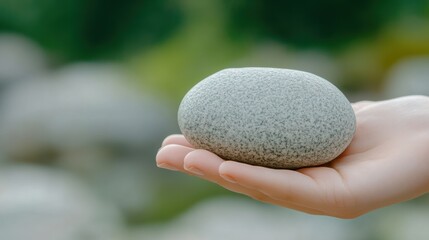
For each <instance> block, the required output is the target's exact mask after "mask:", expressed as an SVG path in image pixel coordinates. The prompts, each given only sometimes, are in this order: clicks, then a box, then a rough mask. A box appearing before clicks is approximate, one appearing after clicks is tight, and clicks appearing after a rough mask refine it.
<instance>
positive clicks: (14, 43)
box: [0, 33, 47, 83]
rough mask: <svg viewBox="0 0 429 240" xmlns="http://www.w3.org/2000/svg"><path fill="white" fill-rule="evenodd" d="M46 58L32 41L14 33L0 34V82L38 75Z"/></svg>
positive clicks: (43, 69)
mask: <svg viewBox="0 0 429 240" xmlns="http://www.w3.org/2000/svg"><path fill="white" fill-rule="evenodd" d="M46 67H47V59H46V56H45V55H44V53H43V51H42V50H41V49H40V47H39V46H37V45H36V44H35V43H33V42H32V41H30V40H28V39H27V38H25V37H22V36H18V35H14V34H6V33H3V34H0V83H1V82H9V81H14V80H19V79H23V78H27V77H31V76H35V75H39V74H41V73H42V72H44V71H45V70H46Z"/></svg>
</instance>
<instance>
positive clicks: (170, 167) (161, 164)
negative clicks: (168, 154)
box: [157, 163, 179, 171]
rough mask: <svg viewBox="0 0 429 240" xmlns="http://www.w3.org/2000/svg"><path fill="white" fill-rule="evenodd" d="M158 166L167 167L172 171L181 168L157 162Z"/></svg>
mask: <svg viewBox="0 0 429 240" xmlns="http://www.w3.org/2000/svg"><path fill="white" fill-rule="evenodd" d="M157 166H158V167H160V168H165V169H168V170H172V171H179V169H177V168H176V167H173V166H171V165H170V164H167V163H160V164H157Z"/></svg>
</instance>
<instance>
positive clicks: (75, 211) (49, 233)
mask: <svg viewBox="0 0 429 240" xmlns="http://www.w3.org/2000/svg"><path fill="white" fill-rule="evenodd" d="M0 189H1V194H0V239H8V240H23V239H35V240H39V239H40V240H42V239H43V240H76V239H91V240H98V239H99V240H119V239H122V238H121V237H122V235H123V228H124V226H123V219H122V216H121V215H120V213H119V212H118V210H117V209H116V208H114V207H113V206H112V205H110V204H109V203H107V202H104V201H101V200H100V199H98V198H97V197H95V196H94V195H93V194H92V192H91V191H90V190H89V189H87V188H85V186H84V185H83V184H82V183H81V182H80V181H79V180H77V179H75V178H74V177H72V176H70V175H68V174H66V173H64V172H61V171H55V170H52V169H47V168H41V167H34V166H25V165H22V166H4V165H3V166H2V167H1V169H0Z"/></svg>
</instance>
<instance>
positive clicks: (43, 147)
mask: <svg viewBox="0 0 429 240" xmlns="http://www.w3.org/2000/svg"><path fill="white" fill-rule="evenodd" d="M128 80H129V77H128V76H127V75H126V74H125V73H124V72H123V71H122V70H121V69H120V68H119V67H118V66H116V65H111V64H77V65H73V66H69V67H66V68H64V69H62V70H60V71H58V72H56V73H53V74H51V75H48V76H46V77H43V78H37V79H33V80H32V81H26V82H22V83H20V84H16V85H15V86H13V87H12V88H11V89H10V90H9V91H8V92H7V93H6V95H5V96H4V97H5V98H4V102H3V106H2V108H1V109H2V112H1V115H0V118H1V119H0V131H1V132H2V134H1V136H0V148H1V149H3V151H4V152H5V153H7V154H8V155H9V156H11V157H12V158H14V159H24V160H38V159H56V158H64V159H66V158H67V155H69V154H71V155H72V157H71V158H72V159H75V161H77V159H88V158H94V156H98V155H97V154H94V152H97V153H100V152H102V153H103V154H101V158H103V159H106V158H108V157H109V156H114V155H115V154H119V155H120V154H123V153H124V152H130V151H134V152H136V151H137V152H143V153H149V152H150V154H151V155H154V154H155V150H156V149H157V147H158V146H159V143H160V141H161V140H162V137H164V136H165V135H167V133H168V132H170V128H171V126H172V125H173V124H171V119H174V118H172V117H170V116H169V112H168V110H167V109H166V107H165V106H164V105H163V104H162V103H161V102H160V100H159V99H156V98H155V97H153V96H150V95H149V94H142V93H141V92H139V91H136V90H134V89H132V88H131V87H130V86H128V85H127V82H128V83H129V81H128ZM94 149H95V150H94ZM118 152H119V153H118ZM85 154H89V155H90V157H87V156H85ZM77 164H78V163H77Z"/></svg>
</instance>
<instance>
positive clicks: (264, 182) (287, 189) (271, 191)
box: [219, 161, 321, 209]
mask: <svg viewBox="0 0 429 240" xmlns="http://www.w3.org/2000/svg"><path fill="white" fill-rule="evenodd" d="M219 173H220V175H221V177H223V178H224V179H225V180H228V181H231V182H235V183H237V184H240V185H242V186H245V187H247V188H250V189H255V190H258V191H260V192H263V193H265V194H267V195H269V196H271V197H272V198H274V199H279V200H283V201H286V202H288V203H290V204H296V205H302V206H307V207H309V206H311V208H315V209H318V206H319V204H320V202H321V201H320V199H321V192H320V189H319V186H318V184H317V183H316V182H315V181H314V179H312V178H311V177H309V176H307V175H304V174H302V173H300V172H297V171H293V170H279V169H269V168H264V167H258V166H251V165H248V164H243V163H238V162H233V161H226V162H224V163H222V164H221V166H220V167H219Z"/></svg>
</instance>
